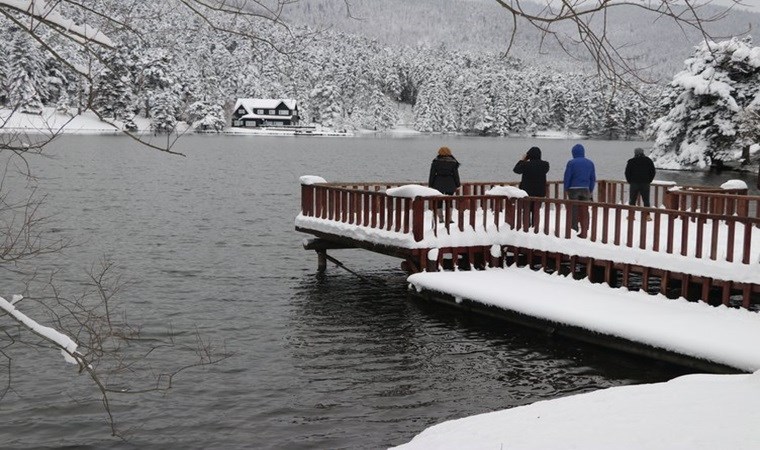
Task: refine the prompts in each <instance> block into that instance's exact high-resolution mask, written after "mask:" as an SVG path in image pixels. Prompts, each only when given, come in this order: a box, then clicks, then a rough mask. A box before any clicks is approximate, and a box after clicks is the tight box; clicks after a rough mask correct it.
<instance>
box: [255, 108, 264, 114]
mask: <svg viewBox="0 0 760 450" xmlns="http://www.w3.org/2000/svg"><path fill="white" fill-rule="evenodd" d="M256 114H264V110H263V109H257V110H256Z"/></svg>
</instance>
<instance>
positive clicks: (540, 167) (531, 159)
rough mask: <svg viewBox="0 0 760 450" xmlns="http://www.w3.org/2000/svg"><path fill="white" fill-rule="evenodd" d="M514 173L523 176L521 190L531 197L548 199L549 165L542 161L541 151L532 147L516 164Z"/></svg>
mask: <svg viewBox="0 0 760 450" xmlns="http://www.w3.org/2000/svg"><path fill="white" fill-rule="evenodd" d="M514 172H515V173H517V174H521V175H522V179H521V180H520V189H522V190H523V191H525V192H527V193H528V195H530V196H531V197H546V174H547V173H549V163H548V162H547V161H544V160H542V159H541V149H540V148H538V147H531V148H530V150H528V153H526V154H525V156H523V158H522V159H521V160H520V161H517V164H515V168H514Z"/></svg>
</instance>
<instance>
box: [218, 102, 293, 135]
mask: <svg viewBox="0 0 760 450" xmlns="http://www.w3.org/2000/svg"><path fill="white" fill-rule="evenodd" d="M298 119H299V117H298V102H297V101H295V100H293V99H289V98H239V99H238V101H237V103H235V109H234V110H233V112H232V126H233V127H243V128H251V127H282V126H291V125H297V124H298Z"/></svg>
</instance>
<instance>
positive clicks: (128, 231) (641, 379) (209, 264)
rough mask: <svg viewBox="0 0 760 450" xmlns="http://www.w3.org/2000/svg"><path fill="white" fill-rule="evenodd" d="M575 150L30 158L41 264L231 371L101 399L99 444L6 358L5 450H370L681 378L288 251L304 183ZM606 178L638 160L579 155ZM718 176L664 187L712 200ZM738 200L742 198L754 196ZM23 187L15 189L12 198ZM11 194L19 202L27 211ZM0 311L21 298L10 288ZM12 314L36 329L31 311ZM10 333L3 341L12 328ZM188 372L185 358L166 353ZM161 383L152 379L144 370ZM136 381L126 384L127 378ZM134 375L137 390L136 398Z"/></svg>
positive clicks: (472, 171)
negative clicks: (112, 430)
mask: <svg viewBox="0 0 760 450" xmlns="http://www.w3.org/2000/svg"><path fill="white" fill-rule="evenodd" d="M574 143H575V142H574V141H566V140H535V139H514V138H477V137H455V136H412V137H406V138H399V137H382V136H378V137H376V136H371V137H354V138H328V137H300V136H299V137H263V136H213V135H191V136H185V137H183V138H181V139H180V140H179V141H178V143H177V145H176V146H175V148H174V150H176V151H180V152H183V153H185V154H186V156H185V157H181V156H172V155H168V154H163V153H159V152H157V151H154V150H151V149H148V148H146V147H142V146H139V145H137V144H136V143H135V142H134V141H132V140H130V139H128V138H123V137H116V136H65V137H62V138H60V139H58V140H56V141H55V142H54V143H53V144H51V145H50V146H49V147H48V154H49V155H51V157H50V158H39V157H30V158H29V163H30V166H31V168H32V172H33V173H34V174H35V175H36V176H37V179H36V180H33V182H32V183H33V185H34V186H36V187H37V189H38V192H39V193H41V194H44V195H46V196H47V199H46V203H45V205H44V207H43V209H42V212H43V214H44V215H46V216H50V225H49V227H50V230H51V231H52V232H54V233H57V235H58V236H65V237H68V238H71V239H73V240H74V242H75V243H76V244H77V245H75V246H72V247H71V248H68V249H67V250H66V251H65V252H64V253H63V254H60V255H53V256H50V257H45V258H42V259H41V260H40V262H38V265H39V267H41V268H43V269H53V268H54V269H58V270H59V274H58V279H59V280H61V281H60V283H61V286H62V287H63V288H64V289H66V290H67V291H68V292H72V294H71V295H74V294H75V293H77V292H79V291H81V290H83V289H84V287H83V285H82V283H81V281H80V280H82V279H84V278H85V274H86V271H87V270H88V269H89V268H90V267H92V265H93V264H94V263H97V261H98V260H99V259H101V258H103V257H104V255H106V256H108V257H109V258H110V259H111V260H112V261H113V262H114V264H115V269H116V270H117V272H118V274H120V275H121V276H122V277H123V279H124V280H125V281H128V284H127V285H126V286H125V287H124V289H123V290H122V291H121V292H119V293H118V296H117V298H118V299H119V301H120V302H122V304H123V305H124V306H125V307H126V310H127V311H128V313H129V319H130V321H132V322H134V323H139V324H142V336H143V337H144V338H147V339H166V338H167V334H166V332H167V330H168V329H171V330H173V331H174V333H175V334H176V336H175V340H176V341H177V343H178V344H180V345H185V344H186V345H189V346H192V345H193V344H194V342H195V339H196V334H195V332H196V330H197V332H198V333H199V334H200V335H201V336H203V338H204V339H210V340H211V341H212V342H213V343H214V344H215V345H224V347H225V348H226V350H227V351H229V352H232V353H233V356H232V357H231V358H229V359H226V360H224V361H223V362H221V363H219V364H216V365H212V366H205V367H193V368H188V369H187V370H185V371H183V372H182V373H181V374H179V375H178V376H177V377H176V378H175V379H174V385H173V388H172V389H171V390H170V391H169V392H168V393H166V394H165V395H159V394H156V393H148V394H131V395H119V396H112V398H111V401H112V403H113V406H112V410H113V412H114V415H115V418H116V421H117V426H119V427H120V428H121V429H123V430H128V433H127V436H128V440H127V441H122V440H120V439H117V438H112V437H110V435H109V429H108V425H107V424H106V416H105V413H104V412H103V408H102V405H101V404H100V401H99V399H98V397H97V392H96V391H95V389H94V388H93V387H92V384H91V382H89V381H88V380H87V379H86V377H85V376H84V375H78V374H77V373H76V368H75V367H74V366H70V365H67V364H66V363H64V361H63V358H61V357H60V355H59V354H58V353H57V352H55V351H52V350H48V349H44V348H39V347H36V346H23V345H20V344H17V345H14V346H13V347H12V348H10V349H8V350H7V352H9V354H10V355H11V356H12V357H13V359H12V372H11V373H12V377H13V380H12V390H11V391H9V392H8V393H7V394H6V396H5V398H3V399H2V401H1V402H0V423H2V425H0V442H3V448H41V447H61V446H71V447H76V448H170V447H171V448H225V449H232V448H257V449H267V448H288V449H328V448H329V449H338V448H351V449H362V448H368V449H375V448H385V447H388V446H392V445H398V444H401V443H404V442H407V441H409V440H410V439H411V438H412V437H413V436H415V435H416V434H418V433H420V432H421V431H422V430H424V429H425V428H427V427H429V426H431V425H433V424H436V423H439V422H442V421H445V420H450V419H456V418H461V417H465V416H468V415H473V414H478V413H484V412H489V411H494V410H499V409H505V408H510V407H514V406H518V405H525V404H528V403H532V402H535V401H538V400H545V399H551V398H557V397H561V396H565V395H570V394H576V393H581V392H588V391H592V390H597V389H603V388H607V387H610V386H618V385H626V384H632V383H645V382H658V381H664V380H668V379H671V378H673V377H674V376H677V375H679V374H681V373H682V372H681V371H680V370H678V369H674V368H672V367H667V366H663V365H660V364H657V363H655V362H652V361H648V360H643V359H638V358H634V357H631V356H627V355H623V354H618V353H614V352H610V351H605V350H602V349H599V348H596V347H591V346H588V345H584V344H579V343H575V342H571V341H565V340H563V339H554V338H551V337H549V336H545V335H543V334H541V333H537V332H533V331H528V330H524V329H520V328H516V327H514V326H512V325H509V324H505V323H499V322H495V321H492V320H487V319H482V318H477V317H468V316H465V315H463V314H462V313H461V312H458V311H451V310H448V309H442V308H441V307H440V306H433V305H428V304H422V303H419V302H417V301H414V300H411V299H409V298H407V294H406V289H407V288H406V283H405V274H404V273H403V272H402V271H401V270H400V268H399V263H400V261H399V260H396V259H393V258H389V257H385V256H379V255H375V254H370V253H369V252H364V251H358V250H341V251H334V252H332V253H331V255H333V256H335V257H337V258H338V259H340V260H341V261H342V262H343V263H344V264H345V265H346V267H348V268H350V269H351V270H353V271H356V272H358V273H359V274H361V275H362V276H363V277H364V278H365V279H361V278H358V277H356V276H354V275H352V274H351V273H349V272H348V271H345V270H342V269H341V268H339V267H335V266H334V265H332V264H329V265H328V270H327V273H326V274H325V276H323V277H318V276H317V274H316V264H317V261H316V255H315V254H314V252H307V251H304V250H303V248H302V240H303V239H304V238H305V237H307V236H306V235H302V234H299V233H297V232H295V231H294V218H295V216H296V215H297V214H298V212H299V208H300V187H299V184H298V178H299V177H300V176H301V175H319V176H321V177H323V178H325V179H326V180H328V181H354V180H356V181H400V182H404V181H409V182H426V181H427V175H428V170H429V164H430V161H431V160H432V159H433V157H434V156H435V154H436V150H437V149H438V147H439V146H441V145H447V146H449V147H450V148H451V149H452V151H453V153H454V155H455V156H456V157H457V158H458V159H459V161H460V162H461V163H462V167H461V169H460V175H461V178H462V180H463V181H495V180H517V179H518V178H517V175H515V174H513V173H512V167H513V166H514V164H515V163H516V162H517V160H518V159H519V158H520V157H521V156H522V154H523V153H525V151H526V150H527V149H528V148H529V147H530V146H533V145H538V146H540V147H541V148H542V150H543V154H544V159H546V160H548V161H549V162H550V164H551V170H550V173H549V178H550V179H561V177H562V173H563V170H564V165H565V162H566V161H567V160H568V158H569V157H570V148H571V146H572V145H573V144H574ZM584 144H585V145H586V154H587V156H588V157H590V158H591V159H592V160H594V161H595V163H596V167H597V175H598V177H599V178H608V179H622V178H623V169H624V167H625V162H626V160H627V159H628V158H630V157H631V156H632V155H633V149H634V147H637V146H646V143H640V142H607V141H584ZM731 178H742V176H739V175H737V174H734V173H729V172H724V173H723V174H720V175H710V174H702V173H688V172H668V173H664V172H661V173H659V174H658V177H657V179H660V180H673V181H678V182H679V183H684V184H711V185H719V184H721V183H722V182H723V181H725V180H727V179H731ZM746 181H747V183H748V184H749V185H750V186H754V184H755V178H754V176H753V175H747V176H746ZM26 183H27V180H24V179H22V178H20V177H18V176H16V175H14V174H13V173H10V174H9V175H7V176H6V181H5V185H6V187H9V188H10V189H12V190H14V191H20V190H21V189H22V188H23V187H24V186H25V185H26ZM22 192H23V191H22ZM2 281H3V282H4V286H3V289H2V295H3V296H5V297H6V298H8V296H10V295H11V294H14V293H18V292H23V291H24V285H23V284H22V282H21V281H22V280H21V277H19V276H17V275H16V274H14V273H12V272H9V271H5V272H4V273H3V275H2ZM20 308H21V310H22V311H25V312H27V313H29V314H30V315H34V314H35V313H36V314H42V312H41V311H39V310H38V309H37V308H34V304H33V303H26V302H22V303H21V306H20ZM6 326H7V325H6ZM160 355H161V356H160V357H158V358H155V359H156V360H157V363H165V364H166V365H167V366H170V367H171V366H175V367H177V366H181V365H183V364H186V363H187V361H192V360H193V356H194V355H193V354H192V352H191V351H188V350H183V349H180V348H177V349H171V350H166V351H162V352H161V353H160ZM156 370H159V369H158V368H156ZM130 376H132V375H131V374H130ZM141 376H142V374H141V373H135V374H134V378H135V380H137V379H140V378H141Z"/></svg>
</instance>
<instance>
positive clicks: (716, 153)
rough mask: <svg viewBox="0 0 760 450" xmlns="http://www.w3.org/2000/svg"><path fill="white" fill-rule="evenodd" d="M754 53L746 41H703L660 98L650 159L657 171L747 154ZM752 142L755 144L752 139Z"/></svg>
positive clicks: (756, 70) (757, 77)
mask: <svg viewBox="0 0 760 450" xmlns="http://www.w3.org/2000/svg"><path fill="white" fill-rule="evenodd" d="M758 55H760V49H758V48H757V47H755V48H752V47H751V41H750V40H749V39H744V40H740V39H736V38H734V39H731V40H728V41H723V42H720V43H717V44H716V43H714V42H703V43H702V44H701V45H699V46H698V47H697V48H696V50H695V52H694V55H693V56H692V57H691V58H689V59H688V60H686V61H685V63H684V65H685V67H684V70H683V71H681V72H679V73H678V74H677V75H676V76H675V77H674V78H673V81H672V82H671V83H670V86H669V89H668V90H667V91H666V92H665V94H664V96H663V102H662V107H663V112H664V113H663V115H662V116H661V117H659V118H658V119H657V120H656V121H655V122H654V124H653V125H652V133H653V134H654V136H655V138H656V140H655V145H654V149H653V151H652V158H653V159H654V160H655V163H657V165H658V166H660V167H663V168H674V169H677V168H682V167H700V168H705V167H707V166H710V165H711V164H713V163H715V162H716V161H721V162H729V161H737V160H739V159H741V158H742V156H744V157H746V156H749V155H748V154H747V151H746V148H748V147H749V145H751V143H753V140H754V137H753V134H752V133H751V131H750V129H751V126H750V127H748V126H747V125H746V124H747V123H749V122H747V118H748V117H752V113H753V111H755V110H756V109H757V108H756V104H757V102H756V101H755V99H756V96H757V86H758V84H760V56H758ZM755 142H756V141H755Z"/></svg>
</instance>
